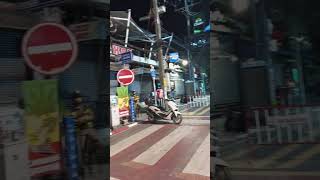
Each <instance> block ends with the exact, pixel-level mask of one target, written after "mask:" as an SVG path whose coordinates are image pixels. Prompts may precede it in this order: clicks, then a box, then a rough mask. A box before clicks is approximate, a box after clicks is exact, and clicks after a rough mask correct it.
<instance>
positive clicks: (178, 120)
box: [172, 114, 182, 124]
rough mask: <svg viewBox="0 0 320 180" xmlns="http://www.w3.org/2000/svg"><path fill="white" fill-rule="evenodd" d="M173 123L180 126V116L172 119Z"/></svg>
mask: <svg viewBox="0 0 320 180" xmlns="http://www.w3.org/2000/svg"><path fill="white" fill-rule="evenodd" d="M172 120H173V123H174V124H181V122H182V115H181V114H178V115H177V116H173V117H172Z"/></svg>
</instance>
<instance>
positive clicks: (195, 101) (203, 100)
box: [177, 96, 210, 111]
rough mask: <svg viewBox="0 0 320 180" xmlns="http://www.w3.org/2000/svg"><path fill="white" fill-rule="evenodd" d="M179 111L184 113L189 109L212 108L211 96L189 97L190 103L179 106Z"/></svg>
mask: <svg viewBox="0 0 320 180" xmlns="http://www.w3.org/2000/svg"><path fill="white" fill-rule="evenodd" d="M177 106H178V108H179V111H184V110H186V109H189V108H196V107H203V106H210V96H202V97H189V99H188V103H185V104H182V103H181V104H177Z"/></svg>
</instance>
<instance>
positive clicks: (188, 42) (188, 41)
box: [184, 0, 192, 80]
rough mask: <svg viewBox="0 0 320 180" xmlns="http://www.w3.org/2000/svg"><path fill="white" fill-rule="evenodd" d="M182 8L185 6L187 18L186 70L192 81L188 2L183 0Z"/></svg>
mask: <svg viewBox="0 0 320 180" xmlns="http://www.w3.org/2000/svg"><path fill="white" fill-rule="evenodd" d="M184 6H185V11H186V14H185V16H186V18H187V35H188V36H187V44H188V45H187V56H188V61H189V63H188V69H189V80H192V71H191V58H190V38H191V33H190V29H191V25H190V23H191V22H190V21H191V20H190V15H189V13H190V10H189V5H188V1H187V0H184Z"/></svg>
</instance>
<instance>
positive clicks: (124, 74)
mask: <svg viewBox="0 0 320 180" xmlns="http://www.w3.org/2000/svg"><path fill="white" fill-rule="evenodd" d="M117 80H118V82H119V83H120V84H122V85H125V86H127V85H130V84H131V83H132V82H133V81H134V72H133V71H131V70H130V69H121V70H120V71H119V72H118V74H117Z"/></svg>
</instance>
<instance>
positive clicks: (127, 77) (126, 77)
mask: <svg viewBox="0 0 320 180" xmlns="http://www.w3.org/2000/svg"><path fill="white" fill-rule="evenodd" d="M132 77H133V75H125V76H119V79H129V78H132Z"/></svg>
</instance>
